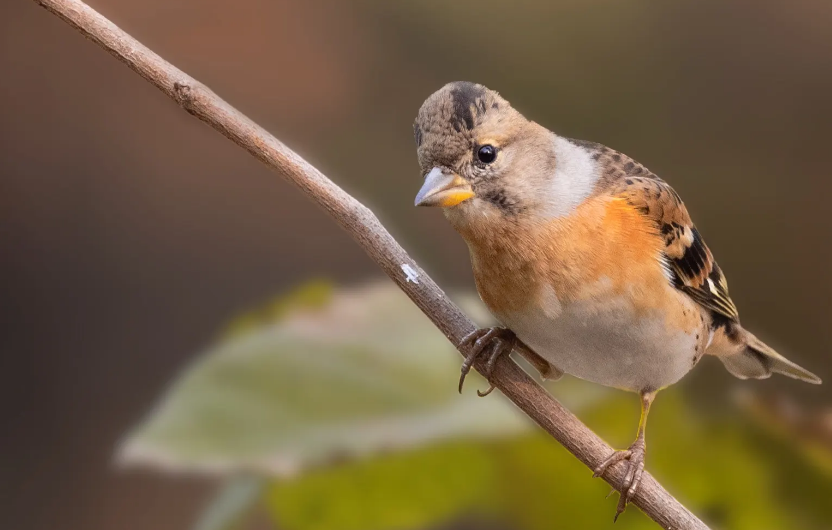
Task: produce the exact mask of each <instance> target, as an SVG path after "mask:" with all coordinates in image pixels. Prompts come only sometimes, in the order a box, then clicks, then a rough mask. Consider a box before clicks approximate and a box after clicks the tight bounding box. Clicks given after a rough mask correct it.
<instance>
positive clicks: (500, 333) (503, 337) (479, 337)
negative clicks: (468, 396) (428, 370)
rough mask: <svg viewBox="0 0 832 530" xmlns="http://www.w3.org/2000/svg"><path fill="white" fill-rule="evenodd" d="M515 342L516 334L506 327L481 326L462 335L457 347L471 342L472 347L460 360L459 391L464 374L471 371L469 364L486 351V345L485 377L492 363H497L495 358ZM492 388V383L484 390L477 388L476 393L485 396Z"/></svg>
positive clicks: (471, 364)
mask: <svg viewBox="0 0 832 530" xmlns="http://www.w3.org/2000/svg"><path fill="white" fill-rule="evenodd" d="M516 343H517V336H516V335H515V334H514V332H513V331H511V330H510V329H506V328H496V327H494V328H481V329H477V330H474V331H472V332H471V333H469V334H468V335H466V336H465V337H463V339H462V340H461V341H460V343H459V346H458V347H459V348H462V347H463V346H467V345H469V344H472V347H471V351H470V353H468V356H467V357H465V360H464V361H462V368H461V372H462V374H461V375H460V376H459V392H460V393H462V385H463V384H464V383H465V376H467V375H468V372H470V371H471V366H473V365H474V362H475V361H476V360H477V359H479V358H480V356H481V355H483V354H484V353H485V352H486V350H487V349H488V346H491V351H490V353H489V354H488V361H487V362H486V364H485V373H484V374H483V375H485V377H486V378H489V377H491V372H492V371H493V370H494V365H495V364H496V363H497V360H498V359H499V358H500V357H501V356H503V355H506V354H509V353H511V350H512V349H513V348H514V345H515V344H516ZM492 390H494V385H491V386H490V387H489V388H488V390H486V391H485V392H480V391H479V390H477V395H479V396H480V397H485V396H487V395H488V394H490V393H491V391H492Z"/></svg>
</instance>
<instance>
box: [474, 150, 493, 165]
mask: <svg viewBox="0 0 832 530" xmlns="http://www.w3.org/2000/svg"><path fill="white" fill-rule="evenodd" d="M495 158H497V149H495V148H494V146H493V145H484V146H482V147H480V148H479V149H478V150H477V159H478V160H479V161H480V162H482V163H483V164H490V163H491V162H493V161H494V159H495Z"/></svg>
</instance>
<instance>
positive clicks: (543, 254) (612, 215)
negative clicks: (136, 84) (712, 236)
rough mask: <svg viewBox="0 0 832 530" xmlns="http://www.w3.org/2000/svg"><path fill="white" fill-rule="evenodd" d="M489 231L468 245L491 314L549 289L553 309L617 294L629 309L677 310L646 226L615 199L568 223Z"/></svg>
mask: <svg viewBox="0 0 832 530" xmlns="http://www.w3.org/2000/svg"><path fill="white" fill-rule="evenodd" d="M492 233H493V234H494V235H493V236H492V237H483V238H480V239H479V240H476V241H470V240H469V241H468V243H469V246H470V249H471V256H472V263H473V268H474V276H475V278H476V282H477V289H478V290H479V293H480V296H481V297H482V299H483V301H484V302H485V303H486V305H487V306H488V307H489V309H491V311H492V312H493V313H494V314H495V315H500V314H506V313H508V312H512V311H518V310H523V309H524V308H528V307H529V306H530V305H539V304H540V303H541V302H542V300H541V297H543V296H546V293H551V291H552V290H554V293H555V294H556V296H557V299H558V301H559V302H560V303H561V304H569V303H570V302H575V301H585V300H595V301H597V302H598V303H603V302H604V299H606V298H609V297H613V296H620V295H625V296H628V297H629V298H631V299H632V301H633V305H634V309H635V310H636V311H648V310H652V309H667V310H668V311H672V310H675V309H677V308H676V307H675V306H678V305H679V300H680V299H679V297H678V294H680V293H676V292H675V289H673V288H672V287H671V286H670V285H669V282H668V279H667V277H666V276H665V273H664V270H663V266H662V263H661V256H662V251H663V249H664V242H663V240H662V239H661V237H660V236H659V234H658V231H657V229H656V227H655V226H654V223H653V222H652V221H651V220H650V219H648V218H646V217H645V216H644V215H642V214H641V213H640V212H638V211H636V210H635V209H634V208H633V207H632V206H630V205H629V204H628V203H627V202H625V201H624V200H622V199H617V198H612V197H597V198H593V199H590V200H588V201H586V202H584V203H583V204H582V205H581V206H579V207H578V208H577V209H576V210H575V211H574V212H573V213H572V214H570V215H569V216H568V217H564V218H559V219H555V220H547V221H533V220H529V221H526V222H522V223H517V224H516V225H515V226H513V227H512V229H511V230H502V231H494V232H492ZM670 306H674V307H670ZM679 311H680V312H681V309H679ZM696 319H697V320H698V317H696ZM686 320H687V319H686ZM685 327H687V326H685Z"/></svg>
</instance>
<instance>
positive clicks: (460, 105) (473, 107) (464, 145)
mask: <svg viewBox="0 0 832 530" xmlns="http://www.w3.org/2000/svg"><path fill="white" fill-rule="evenodd" d="M518 119H519V120H522V121H525V120H524V119H523V118H522V116H521V115H520V114H519V113H518V112H517V111H515V110H514V109H513V108H511V105H510V104H509V102H508V101H506V100H505V99H503V98H502V97H500V95H499V94H498V93H497V92H495V91H493V90H489V89H488V88H486V87H484V86H483V85H480V84H477V83H471V82H468V81H456V82H453V83H448V84H447V85H445V86H443V87H442V88H440V89H439V90H437V91H436V92H434V93H433V94H432V95H431V96H430V97H429V98H428V99H427V100H425V102H424V103H423V104H422V107H421V108H420V109H419V114H418V116H417V118H416V122H415V123H414V124H413V134H414V137H415V139H416V145H417V147H418V151H419V163H420V165H421V166H422V169H423V170H424V171H427V170H429V169H430V167H427V166H431V167H433V166H434V165H441V166H447V167H450V168H454V165H455V164H457V163H458V161H459V160H460V159H461V158H462V155H463V153H465V152H467V151H468V150H469V149H470V148H471V147H472V146H473V145H474V143H475V142H476V140H477V135H478V134H479V135H483V134H488V133H489V131H492V130H493V131H499V133H500V135H501V136H502V135H504V134H505V132H507V131H511V130H513V129H514V128H515V127H512V126H511V124H510V122H511V121H512V120H518Z"/></svg>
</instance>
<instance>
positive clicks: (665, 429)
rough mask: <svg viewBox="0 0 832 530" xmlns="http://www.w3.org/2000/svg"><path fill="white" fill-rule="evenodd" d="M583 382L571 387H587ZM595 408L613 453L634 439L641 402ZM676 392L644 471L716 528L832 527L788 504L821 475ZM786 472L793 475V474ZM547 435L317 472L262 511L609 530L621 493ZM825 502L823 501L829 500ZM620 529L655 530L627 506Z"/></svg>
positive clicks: (411, 524)
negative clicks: (789, 495)
mask: <svg viewBox="0 0 832 530" xmlns="http://www.w3.org/2000/svg"><path fill="white" fill-rule="evenodd" d="M582 385H587V386H588V385H589V384H585V383H579V384H577V385H573V387H577V388H580V387H581V386H582ZM612 396H614V397H613V398H612V399H607V400H604V401H599V402H595V403H594V404H591V405H589V406H587V407H585V410H583V411H582V414H581V416H582V418H583V419H585V420H586V421H587V422H588V424H589V425H590V426H592V427H594V428H596V430H597V431H598V432H599V433H601V434H602V435H604V436H605V437H607V439H609V440H615V441H616V445H617V446H619V447H624V446H626V445H627V444H629V443H630V441H631V438H632V437H633V436H634V435H635V433H634V428H635V425H636V422H637V419H638V400H637V399H636V398H635V397H634V396H631V395H629V394H626V393H620V394H617V395H612ZM684 397H685V394H684V392H683V391H681V390H679V389H671V390H668V391H665V392H663V393H662V394H661V399H660V400H657V401H656V405H654V407H655V408H654V410H653V412H652V413H651V418H650V419H651V421H650V426H649V428H648V432H649V435H648V440H649V446H650V449H649V452H648V464H647V465H648V469H649V470H650V471H651V473H653V474H654V475H655V476H656V477H657V478H658V479H659V480H660V481H661V482H662V484H663V485H664V486H665V487H667V488H668V489H669V490H670V491H671V492H672V493H674V494H675V495H676V496H677V497H678V498H679V499H680V500H681V501H682V503H683V504H685V505H686V506H688V507H689V508H690V509H692V510H693V511H694V513H697V514H698V515H699V516H700V517H702V518H704V519H705V520H706V522H708V523H709V524H710V525H712V527H713V528H721V529H730V530H756V529H760V528H766V529H767V528H790V529H791V528H795V529H796V528H799V529H814V528H817V529H821V528H826V526H825V524H826V521H828V520H829V518H830V517H832V507H830V506H829V504H828V503H823V502H816V500H817V499H815V500H812V501H810V502H804V503H789V504H784V503H782V502H778V499H780V498H782V495H783V493H784V492H789V491H799V490H800V489H801V488H802V487H805V485H806V484H811V485H812V486H813V487H815V488H816V489H817V496H818V497H819V498H822V497H823V495H824V494H828V492H829V491H830V490H829V488H830V483H829V480H828V478H826V475H825V473H823V471H822V470H820V469H812V468H800V469H795V467H794V462H793V461H792V459H788V458H783V455H781V454H779V453H778V452H777V451H772V449H771V448H770V447H768V446H767V444H765V443H761V441H760V439H758V438H757V436H756V435H755V433H754V431H753V430H752V429H748V428H747V427H748V426H747V425H745V424H742V423H736V422H732V421H725V420H715V419H713V418H706V417H703V416H701V415H700V414H698V413H697V412H696V411H694V410H692V409H691V408H690V407H689V406H688V405H686V404H685V401H684ZM787 470H791V472H788V471H787ZM608 492H609V486H608V485H607V484H606V483H605V482H603V481H601V480H600V479H592V478H591V472H590V471H589V470H588V469H587V468H586V467H585V466H584V465H583V464H581V463H580V462H578V461H577V460H576V459H575V458H574V457H573V456H572V455H570V454H568V453H567V452H566V450H565V449H563V447H561V446H560V445H559V444H557V442H555V441H554V440H552V439H551V438H550V437H549V436H547V435H545V434H543V433H527V434H523V435H521V436H517V437H513V438H504V439H494V440H480V441H476V440H468V441H445V442H440V443H437V444H434V445H432V446H429V447H421V448H418V449H414V450H411V451H405V452H397V453H395V454H384V455H378V456H376V457H375V458H373V459H366V460H361V461H352V462H346V463H343V464H341V465H336V466H331V467H328V468H324V469H317V470H314V471H312V472H310V473H307V474H304V475H303V476H299V477H296V478H293V479H288V480H280V481H276V482H273V483H272V484H271V486H270V487H269V488H268V490H267V494H266V496H265V503H266V506H267V509H268V511H269V513H271V515H272V518H273V520H274V521H275V522H276V524H277V525H278V526H279V527H281V528H289V529H292V530H326V529H339V530H340V529H346V530H351V529H362V530H364V529H366V530H384V529H390V528H396V529H403V528H426V527H432V526H435V525H437V524H441V523H445V522H449V521H453V520H455V519H459V518H460V517H462V516H465V517H466V518H469V519H474V520H482V521H492V522H493V521H503V522H505V524H506V526H507V527H510V528H519V529H523V530H538V529H540V530H544V529H551V528H582V529H594V528H598V529H606V528H613V526H612V516H613V514H614V512H615V503H616V502H617V494H613V496H612V497H610V498H609V499H608V500H605V499H604V497H605V496H606V494H607V493H608ZM824 492H825V493H824ZM614 528H616V529H619V528H621V529H653V528H656V525H655V523H654V522H652V521H651V520H650V519H648V518H647V517H646V516H644V515H643V514H642V513H640V512H639V510H638V509H637V508H635V507H631V508H630V509H628V511H627V512H626V513H625V514H624V515H623V516H622V517H621V518H620V519H619V521H618V523H616V525H615V527H614Z"/></svg>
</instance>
